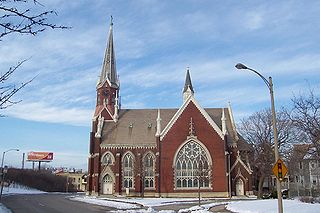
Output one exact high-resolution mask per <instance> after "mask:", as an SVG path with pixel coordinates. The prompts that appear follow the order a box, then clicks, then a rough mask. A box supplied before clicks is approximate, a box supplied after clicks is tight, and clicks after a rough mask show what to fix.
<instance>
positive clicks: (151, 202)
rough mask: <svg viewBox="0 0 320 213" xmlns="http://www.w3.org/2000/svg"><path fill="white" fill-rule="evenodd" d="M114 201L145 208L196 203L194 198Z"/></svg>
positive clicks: (118, 199) (125, 199) (121, 199)
mask: <svg viewBox="0 0 320 213" xmlns="http://www.w3.org/2000/svg"><path fill="white" fill-rule="evenodd" d="M102 199H103V198H102ZM106 199H107V200H115V199H108V198H106ZM116 201H122V202H130V203H137V204H140V205H142V206H146V207H154V206H165V205H170V204H176V203H181V202H184V203H190V202H196V201H198V199H195V198H117V199H116Z"/></svg>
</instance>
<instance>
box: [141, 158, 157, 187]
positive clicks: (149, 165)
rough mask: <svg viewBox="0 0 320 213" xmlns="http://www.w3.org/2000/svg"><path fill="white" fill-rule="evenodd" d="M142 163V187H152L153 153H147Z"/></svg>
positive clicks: (153, 185) (153, 184)
mask: <svg viewBox="0 0 320 213" xmlns="http://www.w3.org/2000/svg"><path fill="white" fill-rule="evenodd" d="M143 165H144V187H145V188H154V187H155V183H154V169H155V163H154V155H153V154H151V153H148V154H147V155H146V156H145V157H144V160H143Z"/></svg>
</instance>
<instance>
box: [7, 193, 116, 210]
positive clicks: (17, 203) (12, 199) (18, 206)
mask: <svg viewBox="0 0 320 213" xmlns="http://www.w3.org/2000/svg"><path fill="white" fill-rule="evenodd" d="M66 196H69V195H66V194H38V195H12V196H5V197H3V199H2V202H3V204H4V205H5V206H6V207H7V208H9V209H10V210H11V211H12V212H13V213H44V212H45V213H56V212H57V213H58V212H61V213H62V212H63V213H65V212H70V213H71V212H76V213H88V212H107V211H111V210H116V209H114V208H111V207H106V206H98V205H92V204H88V203H83V202H78V201H72V200H69V199H66Z"/></svg>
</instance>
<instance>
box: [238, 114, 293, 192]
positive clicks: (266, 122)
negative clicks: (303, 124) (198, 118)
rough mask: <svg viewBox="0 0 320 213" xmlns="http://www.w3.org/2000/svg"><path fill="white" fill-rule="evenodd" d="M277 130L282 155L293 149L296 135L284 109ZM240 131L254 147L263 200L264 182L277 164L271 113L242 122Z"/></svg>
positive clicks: (279, 116) (254, 116)
mask: <svg viewBox="0 0 320 213" xmlns="http://www.w3.org/2000/svg"><path fill="white" fill-rule="evenodd" d="M277 129H278V146H279V147H278V148H279V151H280V152H281V153H285V150H287V149H288V148H290V147H291V143H292V142H293V141H294V138H295V134H294V132H293V129H292V125H291V122H290V119H289V117H288V114H287V113H286V111H285V110H284V109H282V110H281V111H279V112H277ZM239 130H240V131H241V134H242V136H243V137H244V138H245V139H246V141H248V143H250V144H251V145H252V146H253V150H254V159H253V160H254V162H253V165H254V168H253V169H254V171H255V172H256V175H257V177H258V197H259V198H261V196H262V187H263V183H264V180H265V178H266V177H268V176H270V175H271V174H272V167H273V165H274V163H275V157H274V135H273V131H272V117H271V111H270V110H269V109H265V110H263V111H260V112H256V113H254V114H253V115H251V116H250V117H249V118H247V119H244V120H242V122H241V124H240V128H239Z"/></svg>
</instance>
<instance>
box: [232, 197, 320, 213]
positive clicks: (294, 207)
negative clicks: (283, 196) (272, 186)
mask: <svg viewBox="0 0 320 213" xmlns="http://www.w3.org/2000/svg"><path fill="white" fill-rule="evenodd" d="M227 209H228V210H230V211H233V212H240V213H274V212H277V211H278V200H277V199H272V200H255V201H233V202H230V203H229V204H228V205H227ZM283 211H284V212H299V213H318V212H320V204H310V203H303V202H301V201H299V200H283Z"/></svg>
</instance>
